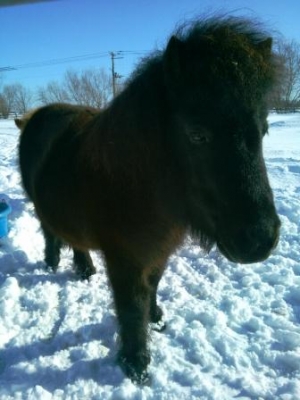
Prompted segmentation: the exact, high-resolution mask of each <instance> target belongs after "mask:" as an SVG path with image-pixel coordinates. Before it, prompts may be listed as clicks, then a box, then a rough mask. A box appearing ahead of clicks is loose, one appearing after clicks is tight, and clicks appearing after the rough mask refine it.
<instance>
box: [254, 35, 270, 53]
mask: <svg viewBox="0 0 300 400" xmlns="http://www.w3.org/2000/svg"><path fill="white" fill-rule="evenodd" d="M272 43H273V39H272V38H271V37H269V38H267V39H265V40H263V41H262V42H259V43H258V44H257V49H258V50H259V51H260V52H261V53H262V54H263V55H266V56H267V55H270V54H271V50H272Z"/></svg>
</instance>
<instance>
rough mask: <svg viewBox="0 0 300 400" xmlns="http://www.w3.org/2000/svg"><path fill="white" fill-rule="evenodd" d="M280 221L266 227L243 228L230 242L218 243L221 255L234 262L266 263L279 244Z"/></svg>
mask: <svg viewBox="0 0 300 400" xmlns="http://www.w3.org/2000/svg"><path fill="white" fill-rule="evenodd" d="M280 225H281V224H280V220H279V218H278V217H277V216H276V218H275V219H274V220H273V221H272V223H270V222H269V223H268V224H266V225H264V226H253V227H247V226H245V227H243V228H242V229H240V230H238V232H236V233H235V234H233V235H229V236H230V238H231V239H230V240H227V238H225V239H224V240H220V241H218V248H219V250H220V251H221V253H222V254H223V255H224V256H225V257H226V258H228V260H230V261H233V262H238V263H241V264H250V263H255V262H260V261H264V260H265V259H266V258H268V257H269V255H270V254H271V252H272V250H274V249H275V247H276V246H277V244H278V241H279V231H280Z"/></svg>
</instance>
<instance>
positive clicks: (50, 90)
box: [37, 81, 70, 105]
mask: <svg viewBox="0 0 300 400" xmlns="http://www.w3.org/2000/svg"><path fill="white" fill-rule="evenodd" d="M37 97H38V101H39V102H40V103H42V104H44V105H46V104H50V103H67V102H69V101H70V99H69V96H68V93H67V92H66V90H65V89H64V88H63V87H62V85H60V84H59V83H58V82H54V81H53V82H50V83H48V85H47V86H46V87H40V88H39V89H38V93H37Z"/></svg>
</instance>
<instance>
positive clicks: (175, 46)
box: [163, 36, 184, 79]
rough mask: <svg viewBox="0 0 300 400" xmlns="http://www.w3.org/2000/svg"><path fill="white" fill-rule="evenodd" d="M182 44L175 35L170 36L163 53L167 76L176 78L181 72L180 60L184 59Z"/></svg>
mask: <svg viewBox="0 0 300 400" xmlns="http://www.w3.org/2000/svg"><path fill="white" fill-rule="evenodd" d="M183 53H184V44H183V42H182V41H181V40H180V39H178V38H177V37H176V36H172V37H171V39H170V40H169V43H168V45H167V48H166V51H165V54H164V59H163V62H164V70H165V74H166V75H167V76H169V77H170V76H171V77H172V78H173V79H178V78H179V77H180V74H181V72H182V60H183V59H184V58H183V56H184V54H183Z"/></svg>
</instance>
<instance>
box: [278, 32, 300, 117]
mask: <svg viewBox="0 0 300 400" xmlns="http://www.w3.org/2000/svg"><path fill="white" fill-rule="evenodd" d="M275 51H276V53H277V57H278V60H279V64H280V68H281V71H280V80H279V82H278V85H277V87H276V89H275V91H274V93H273V95H272V105H273V107H275V108H276V109H277V110H281V111H282V110H293V109H295V108H297V107H299V105H300V44H299V43H298V42H296V41H295V40H292V41H286V40H284V39H281V40H279V41H278V42H277V45H276V49H275Z"/></svg>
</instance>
